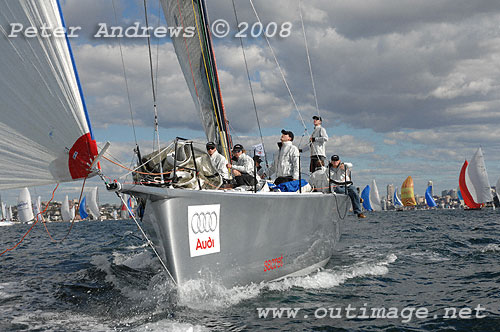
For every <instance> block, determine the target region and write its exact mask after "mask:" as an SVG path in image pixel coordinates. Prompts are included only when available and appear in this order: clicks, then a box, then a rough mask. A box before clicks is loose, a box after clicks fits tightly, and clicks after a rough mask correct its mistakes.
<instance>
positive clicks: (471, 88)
mask: <svg viewBox="0 0 500 332" xmlns="http://www.w3.org/2000/svg"><path fill="white" fill-rule="evenodd" d="M148 4H149V8H148V10H149V23H150V24H151V25H155V26H156V25H157V24H158V22H160V24H161V25H165V24H166V23H165V19H164V17H163V13H161V14H160V16H158V15H159V10H158V9H159V7H158V1H157V0H149V1H148ZM235 4H236V7H237V12H238V16H239V19H240V21H245V22H248V23H249V24H250V26H251V25H252V24H253V23H255V22H256V17H255V15H254V13H253V10H252V7H251V5H250V1H249V0H235ZM254 4H255V8H256V10H257V12H258V14H259V16H260V18H261V20H262V22H264V24H267V23H269V22H276V23H278V25H281V24H282V23H283V22H291V23H292V24H293V28H292V30H291V35H290V36H289V37H288V38H278V37H275V38H271V39H270V42H271V45H272V47H273V49H274V51H275V53H276V56H277V59H278V61H279V63H280V65H281V67H282V69H283V71H284V73H285V76H286V80H287V82H288V84H289V86H290V89H291V92H292V94H293V96H294V98H295V100H296V102H297V104H298V108H299V111H300V113H301V116H302V117H303V118H304V119H305V121H306V126H307V130H308V133H310V132H311V131H312V128H313V125H312V121H311V116H312V115H314V114H316V113H318V112H317V110H316V106H315V101H314V94H313V90H312V84H311V79H310V71H309V66H308V62H307V55H306V48H305V43H304V35H303V33H302V26H301V21H300V15H299V1H298V0H274V1H267V0H254ZM115 8H116V13H117V17H118V24H119V25H122V26H124V27H128V26H130V25H131V24H133V23H134V22H136V21H137V22H141V24H144V8H143V7H142V0H140V1H139V0H115ZM302 9H303V11H302V13H303V16H304V23H305V31H306V35H307V39H308V47H309V51H310V59H311V64H312V71H313V76H314V80H315V84H316V88H317V96H318V104H319V113H320V115H321V116H322V117H323V119H324V123H323V124H324V127H326V129H327V132H328V134H329V136H330V140H329V142H328V144H327V154H328V155H331V154H334V153H335V154H339V155H340V156H341V158H342V159H343V160H344V161H350V162H352V163H353V164H354V167H355V168H354V181H355V184H356V185H357V186H359V187H364V186H365V185H366V184H369V183H370V182H371V180H372V179H375V180H376V181H377V184H378V188H379V190H380V192H381V195H385V187H386V185H387V184H389V183H392V184H394V185H395V186H398V187H399V186H400V185H401V183H402V182H403V181H404V179H405V178H406V177H407V176H408V175H411V176H412V177H413V179H414V182H415V191H416V194H419V195H423V194H424V192H425V188H426V186H427V181H428V180H432V181H433V182H434V186H435V189H434V190H435V192H438V193H440V192H441V191H442V190H445V189H452V188H456V187H457V186H458V174H459V171H460V168H461V165H462V163H463V162H464V159H466V158H467V159H470V158H471V157H472V155H473V154H474V152H475V150H476V149H477V148H478V147H482V149H483V153H484V156H485V159H486V166H487V169H488V173H489V177H490V182H491V184H492V185H494V184H495V183H496V181H497V179H498V178H499V177H500V163H499V161H500V139H499V138H500V129H499V128H500V2H499V1H498V0H476V1H465V0H432V1H428V0H420V1H409V0H349V1H347V0H343V1H335V0H304V1H303V3H302ZM208 10H209V16H210V19H211V21H212V22H213V21H215V20H217V19H225V20H227V21H228V22H229V23H230V24H231V27H232V29H233V30H232V31H231V33H230V35H229V36H228V37H226V38H222V39H217V38H215V39H214V44H215V45H214V46H215V55H216V58H217V64H218V67H219V76H220V81H221V87H222V94H223V98H224V103H225V106H226V112H227V115H228V118H229V121H230V125H231V130H232V134H233V140H234V142H243V143H244V144H247V145H249V144H253V143H258V142H259V133H258V130H257V121H256V118H255V112H254V110H253V104H252V99H251V95H250V90H249V87H248V82H247V76H246V75H247V74H246V71H245V66H244V62H243V57H242V51H241V46H240V42H239V40H238V39H236V38H234V37H231V36H233V35H234V34H235V33H236V23H235V16H234V13H233V7H232V2H231V0H210V1H208ZM63 12H64V16H65V18H66V24H67V25H68V26H81V27H82V30H81V32H80V36H79V37H78V38H73V39H72V40H71V42H72V44H73V47H74V51H75V58H76V63H77V66H78V70H79V73H80V76H81V80H82V84H83V90H84V94H85V97H86V100H87V103H88V108H89V113H90V118H91V122H92V126H93V129H94V133H95V136H96V139H97V140H98V141H99V142H100V144H102V143H103V142H105V141H107V140H109V141H111V142H112V150H111V152H112V153H113V154H114V156H115V157H116V158H118V159H119V160H120V161H122V162H123V163H124V164H127V165H129V164H130V163H131V162H132V160H133V155H132V149H133V147H134V134H133V130H132V128H131V126H130V124H131V115H130V108H129V102H128V98H127V92H126V89H125V83H124V78H123V69H122V58H121V56H120V48H119V44H118V40H117V39H116V38H99V39H96V38H92V35H93V34H94V33H96V32H97V30H98V28H97V26H98V23H102V22H105V23H108V25H116V24H117V23H116V22H115V17H114V10H113V6H112V1H111V0H66V1H65V2H64V1H63ZM243 43H244V45H245V51H246V55H247V58H248V64H249V70H250V75H251V77H252V84H253V88H254V91H255V102H256V105H257V110H258V115H259V118H260V121H261V124H262V126H263V134H264V141H265V143H266V145H267V147H268V154H269V155H272V154H273V153H274V152H275V151H276V148H275V146H276V144H275V142H277V140H278V139H279V131H280V129H281V128H287V129H291V130H293V131H294V133H295V135H296V137H297V139H296V143H299V141H300V137H301V136H302V135H307V134H306V133H305V130H304V127H303V125H302V123H301V121H300V118H299V115H298V113H297V111H296V109H295V107H294V105H293V103H292V100H291V98H290V95H289V94H288V91H287V89H286V87H285V85H284V84H283V81H282V78H281V75H280V72H279V71H278V69H277V66H276V64H275V62H274V59H273V56H272V53H271V52H270V50H269V47H268V46H267V44H266V42H265V40H264V39H262V38H251V37H250V38H245V39H244V40H243ZM122 47H123V54H124V57H123V61H124V63H125V70H126V74H127V77H128V85H129V92H130V102H131V106H132V114H133V117H134V122H135V126H136V133H137V138H138V140H139V142H140V144H141V147H143V149H144V150H147V149H151V146H152V139H153V107H152V93H151V81H150V71H149V62H148V53H147V52H148V50H147V41H146V40H145V39H143V38H134V39H130V38H129V39H126V40H122ZM153 59H154V62H155V64H156V61H158V64H159V66H158V69H157V70H156V68H155V72H157V73H158V76H157V81H158V107H159V108H158V110H159V120H160V127H161V128H160V136H161V139H162V141H164V142H167V141H169V140H171V139H172V138H174V137H175V136H188V137H197V138H202V137H203V136H204V133H203V131H202V129H201V125H200V122H199V120H198V116H197V113H196V110H195V108H194V104H193V103H192V101H191V96H190V94H189V91H188V89H187V86H186V83H185V82H184V78H183V75H182V73H181V71H180V68H179V65H178V62H177V60H176V56H175V53H174V50H173V47H172V44H171V42H170V40H168V39H166V38H163V39H161V40H159V41H158V40H157V39H153ZM104 170H105V172H107V173H108V175H109V176H110V177H113V178H118V177H120V176H121V175H122V174H123V172H121V171H120V170H118V169H116V167H115V166H112V165H110V164H108V165H104ZM95 183H96V184H97V183H98V182H97V181H96V182H95ZM78 186H79V184H72V185H70V186H67V187H66V189H64V190H66V191H67V192H69V193H73V194H74V195H75V196H76V191H77V188H78ZM102 191H104V190H102ZM101 197H102V198H103V199H104V200H107V199H110V200H111V199H112V198H110V197H112V196H110V195H109V194H108V196H107V195H106V194H104V195H101ZM106 197H108V198H106Z"/></svg>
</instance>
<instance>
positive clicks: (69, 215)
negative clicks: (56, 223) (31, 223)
mask: <svg viewBox="0 0 500 332" xmlns="http://www.w3.org/2000/svg"><path fill="white" fill-rule="evenodd" d="M74 216H75V208H74V207H73V208H71V209H70V208H69V200H68V195H66V197H65V198H64V201H63V202H62V205H61V218H62V220H63V221H66V222H68V221H71V220H73V217H74Z"/></svg>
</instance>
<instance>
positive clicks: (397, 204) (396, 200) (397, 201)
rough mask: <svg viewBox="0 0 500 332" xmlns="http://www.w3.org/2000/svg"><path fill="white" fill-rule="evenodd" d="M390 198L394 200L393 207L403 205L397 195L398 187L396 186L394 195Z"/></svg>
mask: <svg viewBox="0 0 500 332" xmlns="http://www.w3.org/2000/svg"><path fill="white" fill-rule="evenodd" d="M392 200H393V202H394V207H395V208H399V207H403V203H402V202H401V200H400V199H399V197H398V187H396V190H394V196H393V198H392Z"/></svg>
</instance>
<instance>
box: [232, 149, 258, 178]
mask: <svg viewBox="0 0 500 332" xmlns="http://www.w3.org/2000/svg"><path fill="white" fill-rule="evenodd" d="M233 160H234V161H235V162H234V163H233V165H230V164H227V165H226V166H227V168H232V173H233V176H234V180H235V181H236V185H235V186H236V187H239V186H253V185H254V183H255V180H254V175H253V174H254V162H253V159H252V157H250V156H248V155H247V154H246V153H245V150H244V149H243V145H241V144H235V145H234V147H233Z"/></svg>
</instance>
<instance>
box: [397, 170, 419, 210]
mask: <svg viewBox="0 0 500 332" xmlns="http://www.w3.org/2000/svg"><path fill="white" fill-rule="evenodd" d="M401 201H402V202H403V205H404V206H416V205H417V201H416V200H415V194H414V192H413V179H412V177H411V176H408V177H407V178H406V180H405V181H404V182H403V185H402V186H401Z"/></svg>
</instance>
